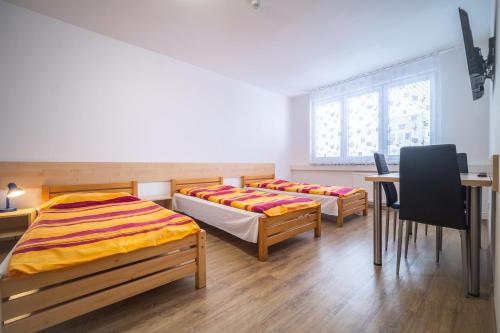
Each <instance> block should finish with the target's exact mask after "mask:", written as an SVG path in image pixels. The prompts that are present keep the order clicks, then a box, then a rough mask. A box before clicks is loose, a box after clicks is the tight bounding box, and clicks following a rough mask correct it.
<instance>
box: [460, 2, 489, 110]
mask: <svg viewBox="0 0 500 333" xmlns="http://www.w3.org/2000/svg"><path fill="white" fill-rule="evenodd" d="M458 14H459V16H460V24H461V25H462V35H463V37H464V44H465V55H466V57H467V67H468V68H469V78H470V84H471V88H472V99H473V100H476V99H478V98H481V96H483V94H484V82H485V81H486V79H493V75H494V73H495V37H491V38H490V39H489V51H488V58H487V59H486V60H485V59H483V55H482V54H481V48H479V47H477V46H474V40H473V38H472V30H471V28H470V23H469V15H468V14H467V12H466V11H465V10H463V9H462V8H458Z"/></svg>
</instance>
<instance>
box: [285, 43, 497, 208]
mask: <svg viewBox="0 0 500 333" xmlns="http://www.w3.org/2000/svg"><path fill="white" fill-rule="evenodd" d="M486 45H487V44H486V43H484V42H483V43H481V46H483V52H484V53H485V54H487V48H485V47H486ZM438 62H439V68H440V80H439V82H440V87H441V90H440V91H441V94H440V97H441V99H440V100H439V103H440V105H441V116H440V119H439V121H438V126H439V128H440V129H438V133H439V135H438V138H437V141H438V142H440V143H454V144H456V145H457V149H458V151H461V152H466V153H467V154H468V160H469V165H470V166H471V167H470V169H471V171H472V172H476V171H477V172H478V171H486V170H487V168H488V163H489V162H488V158H489V150H488V142H489V125H488V124H489V114H488V108H489V89H488V87H487V89H486V92H485V96H483V98H481V99H479V100H477V101H472V95H471V90H470V84H469V78H468V74H467V63H466V60H465V50H464V49H463V48H458V49H452V50H449V51H446V52H443V53H441V54H439V56H438ZM290 109H291V112H292V114H291V122H292V124H291V126H292V141H291V142H292V147H293V150H292V178H293V179H294V180H297V181H311V182H321V183H335V184H338V185H347V186H363V187H365V188H366V189H368V190H369V192H370V199H371V184H368V183H366V182H364V180H363V177H364V174H363V173H364V172H368V173H369V172H373V171H375V168H374V166H329V167H325V166H311V165H309V125H310V119H309V96H308V95H302V96H297V97H294V98H292V99H291V101H290ZM394 168H395V170H397V167H394ZM483 204H484V205H483V208H484V211H485V212H487V208H488V200H487V196H486V194H485V200H483Z"/></svg>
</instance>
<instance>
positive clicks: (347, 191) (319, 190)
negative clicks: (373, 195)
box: [249, 179, 365, 197]
mask: <svg viewBox="0 0 500 333" xmlns="http://www.w3.org/2000/svg"><path fill="white" fill-rule="evenodd" d="M249 187H255V188H265V189H269V190H276V191H285V192H297V193H307V194H318V195H328V196H334V197H348V196H350V195H353V194H355V193H358V192H364V191H365V190H364V189H362V188H356V187H345V186H326V185H315V184H308V183H294V182H289V181H286V180H281V179H271V180H266V181H262V182H256V183H252V184H250V185H249Z"/></svg>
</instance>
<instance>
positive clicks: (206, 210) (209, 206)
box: [172, 193, 265, 243]
mask: <svg viewBox="0 0 500 333" xmlns="http://www.w3.org/2000/svg"><path fill="white" fill-rule="evenodd" d="M172 206H173V209H174V210H175V211H178V212H180V213H184V214H186V215H189V216H191V217H193V218H195V219H197V220H200V221H202V222H205V223H207V224H210V225H212V226H214V227H216V228H219V229H221V230H224V231H226V232H229V233H230V234H232V235H235V236H236V237H239V238H241V239H243V240H246V241H248V242H252V243H257V239H258V235H259V218H261V217H264V216H265V215H264V214H259V213H253V212H249V211H246V210H243V209H238V208H234V207H229V206H225V205H220V204H217V203H214V202H211V201H207V200H203V199H200V198H196V197H191V196H187V195H184V194H180V193H175V194H174V197H173V199H172Z"/></svg>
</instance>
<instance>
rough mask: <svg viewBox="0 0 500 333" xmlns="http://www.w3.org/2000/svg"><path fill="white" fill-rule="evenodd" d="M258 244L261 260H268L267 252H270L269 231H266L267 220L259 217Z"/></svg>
mask: <svg viewBox="0 0 500 333" xmlns="http://www.w3.org/2000/svg"><path fill="white" fill-rule="evenodd" d="M258 246H259V260H260V261H267V253H268V246H267V232H266V226H265V221H264V220H262V219H259V237H258Z"/></svg>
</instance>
